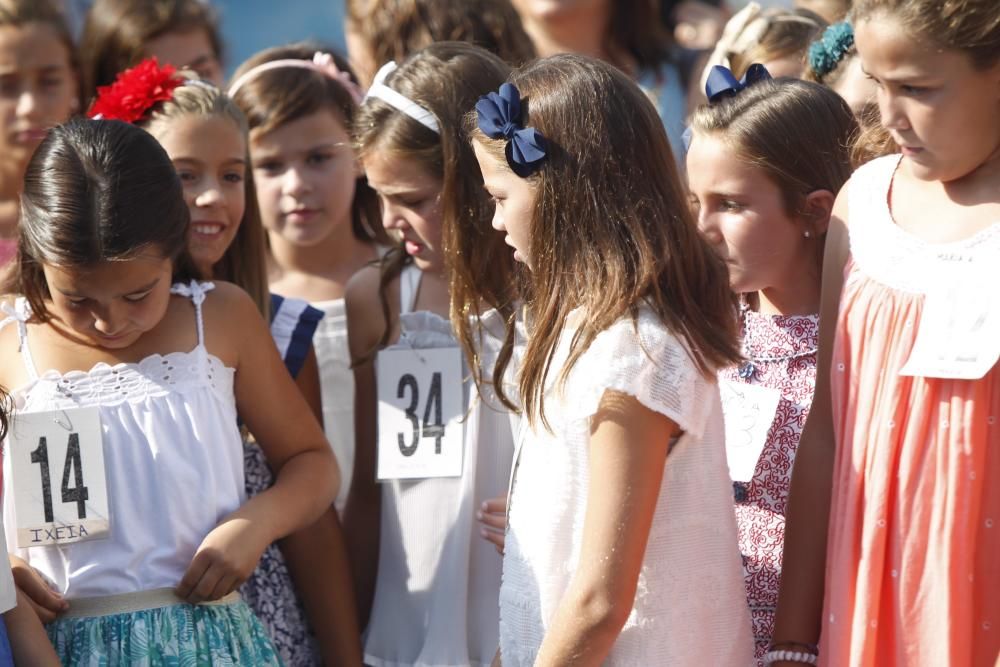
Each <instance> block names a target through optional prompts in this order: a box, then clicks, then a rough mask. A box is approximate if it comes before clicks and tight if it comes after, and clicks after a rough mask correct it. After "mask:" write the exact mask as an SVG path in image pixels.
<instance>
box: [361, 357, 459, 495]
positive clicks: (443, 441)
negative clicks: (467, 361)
mask: <svg viewBox="0 0 1000 667" xmlns="http://www.w3.org/2000/svg"><path fill="white" fill-rule="evenodd" d="M375 374H376V381H377V383H378V462H377V469H376V475H377V477H378V479H379V480H390V479H426V478H430V477H459V476H461V474H462V456H463V451H462V445H463V441H464V436H463V428H462V352H461V350H460V349H458V348H457V347H446V348H437V349H428V350H383V351H382V352H379V354H378V358H377V359H376V362H375Z"/></svg>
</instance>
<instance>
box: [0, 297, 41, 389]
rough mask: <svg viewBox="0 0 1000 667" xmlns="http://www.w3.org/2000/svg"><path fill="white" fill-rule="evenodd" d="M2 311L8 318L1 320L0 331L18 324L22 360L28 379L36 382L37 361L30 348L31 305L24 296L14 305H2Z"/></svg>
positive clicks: (0, 306)
mask: <svg viewBox="0 0 1000 667" xmlns="http://www.w3.org/2000/svg"><path fill="white" fill-rule="evenodd" d="M0 311H3V312H4V313H6V314H7V317H5V318H3V320H0V329H3V328H4V327H5V326H7V325H8V324H10V323H11V322H17V339H18V343H17V347H18V349H19V350H20V352H21V360H22V361H23V362H24V368H25V370H27V371H28V378H29V379H30V380H31V381H32V382H34V381H35V380H37V379H38V371H37V370H36V369H35V360H34V359H32V358H31V350H30V349H29V348H28V320H29V319H31V305H30V304H29V303H28V300H27V299H25V298H24V297H23V296H19V297H17V299H15V300H14V305H13V306H11V305H10V304H9V303H2V304H0Z"/></svg>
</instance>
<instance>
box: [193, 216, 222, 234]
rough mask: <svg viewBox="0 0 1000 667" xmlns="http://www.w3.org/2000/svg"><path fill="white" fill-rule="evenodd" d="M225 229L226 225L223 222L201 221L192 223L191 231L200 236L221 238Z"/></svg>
mask: <svg viewBox="0 0 1000 667" xmlns="http://www.w3.org/2000/svg"><path fill="white" fill-rule="evenodd" d="M225 229H226V225H225V224H223V223H221V222H214V221H208V220H204V221H202V220H199V221H195V222H192V223H191V230H192V231H193V232H194V233H195V234H197V235H198V236H207V237H215V236H219V235H220V234H222V232H223V231H225Z"/></svg>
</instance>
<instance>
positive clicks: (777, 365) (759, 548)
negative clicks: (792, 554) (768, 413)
mask: <svg viewBox="0 0 1000 667" xmlns="http://www.w3.org/2000/svg"><path fill="white" fill-rule="evenodd" d="M818 338H819V316H817V315H790V316H783V315H762V314H760V313H757V312H755V311H752V310H747V311H745V312H744V317H743V354H744V355H745V356H746V357H747V358H748V359H750V360H751V363H752V365H753V373H752V374H749V373H747V372H746V371H747V369H746V368H745V367H741V368H743V369H744V372H743V373H742V377H741V373H740V368H727V369H725V370H723V371H721V372H720V373H719V376H720V378H721V379H724V380H730V381H732V382H740V383H749V384H755V385H760V386H763V387H767V388H770V389H776V390H778V391H779V392H780V393H781V400H780V401H779V403H778V408H777V411H776V413H775V415H774V421H773V422H772V423H771V429H770V431H769V432H768V435H767V442H766V443H765V445H764V448H763V450H762V451H761V453H760V457H759V458H758V459H757V465H756V468H755V469H754V472H753V477H752V478H751V479H750V481H749V482H733V490H734V495H735V498H736V523H737V526H738V528H739V544H740V553H741V554H742V555H743V571H744V576H745V579H746V589H747V602H748V603H749V605H750V615H751V618H752V620H753V632H754V642H755V649H756V650H755V655H756V657H757V660H758V664H760V661H761V658H762V656H763V655H764V653H765V652H766V651H767V647H768V644H769V643H770V641H771V633H772V630H773V628H774V610H775V607H776V606H777V603H778V583H779V581H780V579H781V553H782V548H783V545H784V541H785V507H786V506H787V504H788V489H789V486H790V483H791V478H792V462H793V461H794V459H795V451H796V449H797V448H798V446H799V436H800V435H801V434H802V427H803V426H804V425H805V422H806V417H807V416H808V414H809V407H810V405H812V399H813V391H814V390H815V388H816V345H817V342H818Z"/></svg>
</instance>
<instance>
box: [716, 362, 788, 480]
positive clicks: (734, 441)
mask: <svg viewBox="0 0 1000 667" xmlns="http://www.w3.org/2000/svg"><path fill="white" fill-rule="evenodd" d="M719 392H720V393H721V394H722V414H723V416H724V418H725V422H726V461H727V462H728V463H729V476H730V478H732V480H733V481H734V482H749V481H750V480H751V478H753V471H754V470H755V469H756V468H757V460H758V459H759V458H760V453H761V452H762V451H764V445H766V444H767V434H768V433H769V432H770V430H771V423H772V422H774V415H775V413H777V411H778V403H779V401H781V393H780V392H779V391H778V390H777V389H770V388H769V387H761V386H760V385H754V384H745V383H743V382H732V381H730V380H721V379H720V380H719Z"/></svg>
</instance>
